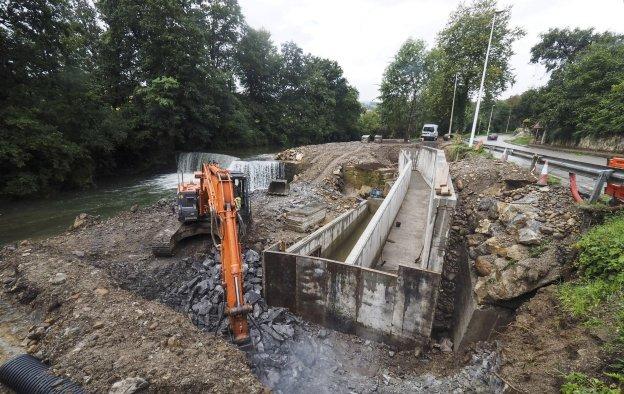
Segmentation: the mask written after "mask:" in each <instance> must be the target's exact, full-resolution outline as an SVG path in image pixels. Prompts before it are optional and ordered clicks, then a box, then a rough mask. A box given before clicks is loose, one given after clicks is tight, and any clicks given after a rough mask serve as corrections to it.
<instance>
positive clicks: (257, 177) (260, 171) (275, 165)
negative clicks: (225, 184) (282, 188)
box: [228, 160, 284, 191]
mask: <svg viewBox="0 0 624 394" xmlns="http://www.w3.org/2000/svg"><path fill="white" fill-rule="evenodd" d="M228 168H229V170H230V171H232V172H242V173H243V174H245V175H246V176H247V179H248V181H249V191H254V190H266V189H268V187H269V183H271V181H272V180H275V179H279V178H284V164H283V163H281V162H279V161H276V160H249V161H245V160H235V161H233V162H232V163H231V164H230V165H229V167H228Z"/></svg>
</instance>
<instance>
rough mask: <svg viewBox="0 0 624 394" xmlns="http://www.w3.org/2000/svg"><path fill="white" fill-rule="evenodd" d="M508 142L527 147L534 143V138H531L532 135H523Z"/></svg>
mask: <svg viewBox="0 0 624 394" xmlns="http://www.w3.org/2000/svg"><path fill="white" fill-rule="evenodd" d="M507 142H509V143H510V144H515V145H522V146H527V145H529V144H530V143H531V142H533V137H532V136H530V135H521V136H519V137H516V138H514V139H511V140H507Z"/></svg>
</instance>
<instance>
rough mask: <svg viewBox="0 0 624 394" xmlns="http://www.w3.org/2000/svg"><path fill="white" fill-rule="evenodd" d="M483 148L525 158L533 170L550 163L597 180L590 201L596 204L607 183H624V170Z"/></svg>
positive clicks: (528, 153)
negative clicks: (546, 162)
mask: <svg viewBox="0 0 624 394" xmlns="http://www.w3.org/2000/svg"><path fill="white" fill-rule="evenodd" d="M483 146H484V147H485V148H486V149H489V150H494V151H498V152H503V151H504V150H505V149H507V154H509V155H512V156H519V157H524V158H526V159H529V160H531V168H533V167H535V165H536V164H537V163H543V162H544V161H548V165H549V166H553V167H556V168H559V169H561V170H564V171H567V172H568V173H571V174H581V175H585V176H587V177H590V178H595V183H594V188H593V191H592V192H591V193H590V197H589V201H590V202H595V201H596V200H598V198H599V197H600V195H601V194H602V192H603V190H604V186H605V183H606V182H611V181H615V182H620V183H621V182H624V170H617V169H615V170H614V169H613V168H609V167H607V166H606V165H604V166H602V165H598V164H590V163H584V162H581V161H575V160H569V159H562V158H560V157H555V156H550V155H544V154H536V153H533V152H530V151H526V150H523V149H519V148H506V147H502V146H499V145H492V144H488V143H485V144H483Z"/></svg>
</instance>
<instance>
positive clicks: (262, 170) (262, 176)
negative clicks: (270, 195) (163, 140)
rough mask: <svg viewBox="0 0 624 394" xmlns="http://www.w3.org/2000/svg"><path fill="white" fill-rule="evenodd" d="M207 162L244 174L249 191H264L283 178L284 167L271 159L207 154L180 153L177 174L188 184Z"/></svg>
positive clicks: (262, 156)
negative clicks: (250, 158) (181, 175)
mask: <svg viewBox="0 0 624 394" xmlns="http://www.w3.org/2000/svg"><path fill="white" fill-rule="evenodd" d="M264 157H266V155H261V156H255V158H256V159H257V158H264ZM209 162H216V163H217V164H219V166H221V167H222V168H227V169H229V170H230V171H233V172H242V173H243V174H245V175H246V176H247V179H248V180H249V191H254V190H266V189H268V187H269V183H271V181H272V180H275V179H279V178H284V165H283V164H282V163H280V162H279V161H276V160H272V157H271V159H267V160H243V159H240V158H238V157H235V156H230V155H224V154H221V153H209V152H185V153H181V154H180V156H179V157H178V173H181V174H183V176H184V180H185V181H186V182H189V181H191V180H192V179H193V172H194V171H199V170H200V169H201V165H202V164H203V163H209ZM168 180H169V179H168ZM171 180H173V179H171ZM176 182H177V181H176Z"/></svg>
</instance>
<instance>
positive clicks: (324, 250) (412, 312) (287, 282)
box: [263, 147, 456, 344]
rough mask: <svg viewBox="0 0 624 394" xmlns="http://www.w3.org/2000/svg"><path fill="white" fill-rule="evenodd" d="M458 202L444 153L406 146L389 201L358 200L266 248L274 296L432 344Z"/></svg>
mask: <svg viewBox="0 0 624 394" xmlns="http://www.w3.org/2000/svg"><path fill="white" fill-rule="evenodd" d="M455 203H456V196H455V193H454V190H453V185H452V183H451V180H450V177H449V174H448V164H447V163H446V158H445V156H444V152H443V151H441V150H437V149H432V148H429V147H422V148H420V149H419V150H416V151H413V152H411V151H406V150H404V151H402V152H401V154H400V157H399V171H398V175H397V177H396V179H395V181H394V183H393V186H392V188H391V189H390V191H389V192H388V194H387V196H386V197H385V198H384V199H383V200H380V199H369V200H367V201H364V202H362V203H360V204H359V205H358V206H357V207H356V208H354V209H352V210H350V211H347V212H345V213H344V214H342V215H341V216H339V217H337V218H336V219H334V220H333V221H331V222H330V223H328V224H327V225H325V226H323V227H321V228H319V229H318V230H316V231H315V232H314V233H312V234H310V235H309V236H307V237H305V238H304V239H302V240H301V241H299V242H297V243H296V244H294V245H292V246H290V247H289V248H287V249H286V248H283V247H282V246H281V245H280V244H279V243H277V244H275V245H272V246H271V247H269V248H267V249H266V250H265V251H264V253H263V266H264V277H263V280H264V292H265V299H266V300H267V303H268V304H269V305H271V306H282V307H286V308H289V309H290V310H291V311H292V312H294V313H297V314H299V315H301V316H302V317H304V318H306V319H308V320H311V321H313V322H316V323H319V324H322V325H325V326H327V327H329V328H332V329H337V330H340V331H343V332H348V333H355V334H357V335H360V336H363V337H369V338H371V339H375V340H382V341H385V342H388V343H394V344H397V343H399V344H402V343H410V344H414V343H415V344H420V343H424V342H425V341H426V340H428V338H429V337H430V336H431V329H432V326H433V318H434V312H435V308H436V302H437V297H438V290H439V286H440V276H441V271H442V262H443V259H444V250H445V247H446V239H447V236H448V230H449V224H450V215H451V213H452V210H453V208H454V206H455ZM339 260H344V261H339Z"/></svg>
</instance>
